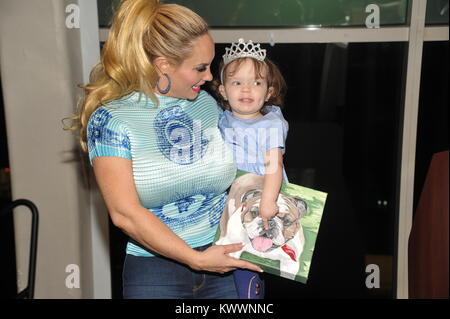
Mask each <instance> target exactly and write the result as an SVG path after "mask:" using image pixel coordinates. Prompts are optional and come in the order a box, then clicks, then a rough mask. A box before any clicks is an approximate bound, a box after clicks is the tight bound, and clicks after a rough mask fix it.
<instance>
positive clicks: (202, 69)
mask: <svg viewBox="0 0 450 319" xmlns="http://www.w3.org/2000/svg"><path fill="white" fill-rule="evenodd" d="M196 70H197V71H198V72H205V71H206V67H204V66H203V67H201V68H196Z"/></svg>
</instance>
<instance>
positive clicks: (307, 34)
mask: <svg viewBox="0 0 450 319" xmlns="http://www.w3.org/2000/svg"><path fill="white" fill-rule="evenodd" d="M99 32H100V33H99V36H100V41H102V42H104V41H106V39H107V38H108V33H109V29H108V28H100V31H99ZM211 35H212V37H213V39H214V41H215V42H216V43H231V42H235V41H236V40H237V38H238V37H243V38H245V39H252V40H253V41H255V42H260V43H271V42H274V43H338V42H399V41H400V42H401V41H408V37H409V28H408V27H407V26H401V27H386V28H379V29H368V28H364V27H361V28H316V27H311V28H273V29H265V28H264V29H261V28H260V29H248V28H246V29H234V28H233V29H217V28H211Z"/></svg>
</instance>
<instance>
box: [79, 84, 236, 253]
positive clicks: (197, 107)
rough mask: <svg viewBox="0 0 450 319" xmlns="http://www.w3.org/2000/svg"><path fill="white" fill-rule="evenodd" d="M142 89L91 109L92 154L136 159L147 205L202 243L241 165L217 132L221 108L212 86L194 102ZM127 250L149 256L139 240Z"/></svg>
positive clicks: (139, 188) (177, 231)
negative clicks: (150, 94)
mask: <svg viewBox="0 0 450 319" xmlns="http://www.w3.org/2000/svg"><path fill="white" fill-rule="evenodd" d="M157 97H158V99H159V106H155V104H154V103H153V102H152V100H151V99H149V98H146V96H145V95H143V94H142V95H140V94H139V93H134V94H131V95H129V96H127V97H125V98H122V99H120V100H117V101H113V102H111V103H108V107H106V106H102V107H99V108H98V109H97V110H96V111H95V112H94V113H92V115H91V117H90V119H89V122H88V127H87V138H88V150H89V159H90V161H91V164H92V159H93V158H94V157H96V156H117V157H124V158H130V159H131V161H132V167H133V176H134V182H135V185H136V190H137V193H138V196H139V199H140V202H141V204H142V206H144V207H146V208H148V209H149V210H150V211H152V212H153V213H154V214H155V215H156V216H158V217H159V219H160V220H162V221H163V222H164V223H165V224H166V225H167V226H169V227H170V228H171V229H172V230H173V231H174V232H175V234H177V235H178V236H179V237H180V238H181V239H183V240H184V241H185V242H186V243H187V244H188V245H189V246H191V247H193V248H195V247H200V246H203V245H206V244H209V243H211V242H212V241H213V238H214V235H215V231H216V228H217V225H218V223H219V220H220V217H221V213H222V211H223V208H224V204H225V200H226V193H225V191H226V189H227V188H228V187H229V186H230V185H231V183H232V181H233V179H234V177H235V174H236V165H235V164H234V162H233V156H232V154H231V152H230V151H229V149H228V148H227V147H226V145H225V143H224V141H223V139H222V136H221V133H220V131H219V129H218V120H219V115H220V114H221V113H222V111H221V110H220V108H219V107H218V106H217V102H216V101H215V100H214V99H213V98H212V97H211V96H210V95H209V94H208V93H206V92H205V91H201V93H200V94H199V96H198V97H197V98H196V99H195V100H193V101H189V100H185V99H177V98H172V97H166V96H160V95H157ZM127 253H128V254H132V255H135V256H144V257H149V256H153V254H152V252H150V251H149V250H146V249H145V248H143V247H142V246H140V245H139V244H138V243H136V242H135V241H133V240H131V239H130V241H129V242H128V244H127Z"/></svg>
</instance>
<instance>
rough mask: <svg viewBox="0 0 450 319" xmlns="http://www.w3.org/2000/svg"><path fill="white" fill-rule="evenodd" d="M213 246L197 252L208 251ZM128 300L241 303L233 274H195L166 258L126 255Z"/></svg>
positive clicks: (124, 296)
mask: <svg viewBox="0 0 450 319" xmlns="http://www.w3.org/2000/svg"><path fill="white" fill-rule="evenodd" d="M208 247H209V245H207V246H203V247H200V248H196V249H197V250H204V249H206V248H208ZM123 298H124V299H237V298H238V296H237V292H236V287H235V285H234V280H233V275H232V273H228V274H225V275H220V274H216V273H209V272H198V271H193V270H192V269H190V268H189V267H188V266H185V265H183V264H180V263H178V262H176V261H173V260H170V259H167V258H164V257H159V256H155V257H137V256H133V255H126V257H125V263H124V267H123Z"/></svg>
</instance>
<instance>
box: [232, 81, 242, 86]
mask: <svg viewBox="0 0 450 319" xmlns="http://www.w3.org/2000/svg"><path fill="white" fill-rule="evenodd" d="M240 84H241V82H239V81H233V82H231V85H240Z"/></svg>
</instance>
